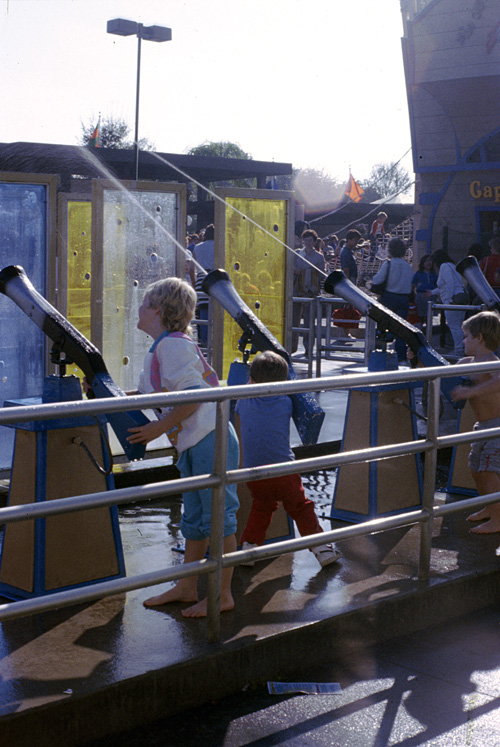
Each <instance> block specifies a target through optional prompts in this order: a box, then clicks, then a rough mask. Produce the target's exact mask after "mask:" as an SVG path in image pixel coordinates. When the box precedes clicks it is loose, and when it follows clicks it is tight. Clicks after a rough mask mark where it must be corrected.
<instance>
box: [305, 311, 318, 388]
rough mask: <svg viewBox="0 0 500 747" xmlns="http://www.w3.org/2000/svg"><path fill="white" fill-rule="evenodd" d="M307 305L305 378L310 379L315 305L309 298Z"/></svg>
mask: <svg viewBox="0 0 500 747" xmlns="http://www.w3.org/2000/svg"><path fill="white" fill-rule="evenodd" d="M308 304H309V332H308V333H307V378H308V379H312V371H313V361H312V357H313V350H314V323H315V321H316V304H315V303H314V299H313V298H310V299H309V301H308Z"/></svg>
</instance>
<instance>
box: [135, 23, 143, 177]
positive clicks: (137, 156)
mask: <svg viewBox="0 0 500 747" xmlns="http://www.w3.org/2000/svg"><path fill="white" fill-rule="evenodd" d="M142 26H143V24H142V23H138V24H137V85H136V89H135V136H134V154H135V181H138V179H139V91H140V81H141V41H142Z"/></svg>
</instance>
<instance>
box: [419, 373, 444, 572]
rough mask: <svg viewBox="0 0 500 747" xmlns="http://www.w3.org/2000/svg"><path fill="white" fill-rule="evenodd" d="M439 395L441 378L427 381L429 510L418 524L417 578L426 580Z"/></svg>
mask: <svg viewBox="0 0 500 747" xmlns="http://www.w3.org/2000/svg"><path fill="white" fill-rule="evenodd" d="M440 397H441V379H440V378H438V379H433V380H432V381H429V391H428V404H427V440H429V441H432V443H433V444H434V447H433V449H432V450H430V451H426V452H425V468H424V486H423V495H422V508H423V509H425V510H426V511H428V512H429V518H428V519H426V520H425V521H423V522H422V523H421V524H420V555H419V566H418V578H419V580H420V581H428V580H429V574H430V563H431V541H432V519H433V509H434V491H435V489H436V466H437V438H438V429H439V406H440Z"/></svg>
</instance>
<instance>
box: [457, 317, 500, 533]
mask: <svg viewBox="0 0 500 747" xmlns="http://www.w3.org/2000/svg"><path fill="white" fill-rule="evenodd" d="M462 329H463V332H464V349H465V353H466V357H465V358H462V359H461V360H460V361H459V363H473V362H475V363H485V362H486V361H498V360H499V358H498V357H497V356H496V354H495V351H496V350H497V349H498V348H499V347H500V317H499V316H498V314H496V313H495V312H493V311H481V312H480V313H479V314H475V315H474V316H471V317H470V318H469V319H466V320H465V321H464V323H463V325H462ZM471 378H472V386H458V387H456V388H455V389H454V390H453V392H452V399H453V400H454V401H455V402H456V401H458V400H463V399H467V400H469V402H470V404H471V407H472V410H473V412H474V415H475V417H476V419H477V422H476V423H475V425H474V430H475V431H478V430H484V429H486V428H499V427H500V372H496V371H494V372H492V373H481V374H477V375H475V376H473V377H471ZM469 468H470V471H471V474H472V477H473V479H474V483H475V485H476V488H477V491H478V493H479V495H487V494H488V493H496V492H500V438H499V437H495V438H487V439H486V440H485V441H475V442H474V443H473V444H472V445H471V450H470V453H469ZM467 520H468V521H473V522H475V521H481V522H484V523H483V524H480V525H479V526H477V527H474V529H472V530H471V531H472V532H474V533H475V534H494V533H495V532H500V503H494V504H490V505H489V506H485V507H484V508H482V509H481V510H480V511H477V512H476V513H474V514H471V515H470V516H468V517H467Z"/></svg>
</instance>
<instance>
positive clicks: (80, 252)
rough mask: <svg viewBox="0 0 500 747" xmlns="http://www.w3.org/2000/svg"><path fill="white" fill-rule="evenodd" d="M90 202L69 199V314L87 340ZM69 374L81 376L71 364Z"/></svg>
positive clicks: (88, 324)
mask: <svg viewBox="0 0 500 747" xmlns="http://www.w3.org/2000/svg"><path fill="white" fill-rule="evenodd" d="M91 229H92V203H91V202H83V201H69V202H68V313H67V317H68V320H69V321H70V322H71V324H72V325H73V326H74V327H76V328H77V330H78V331H79V332H81V333H82V335H85V337H86V338H87V339H88V340H90V272H91V270H90V268H91V240H92V230H91ZM68 373H73V374H75V375H76V376H83V374H82V372H81V371H80V369H79V368H78V367H77V366H75V365H73V366H69V367H68Z"/></svg>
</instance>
